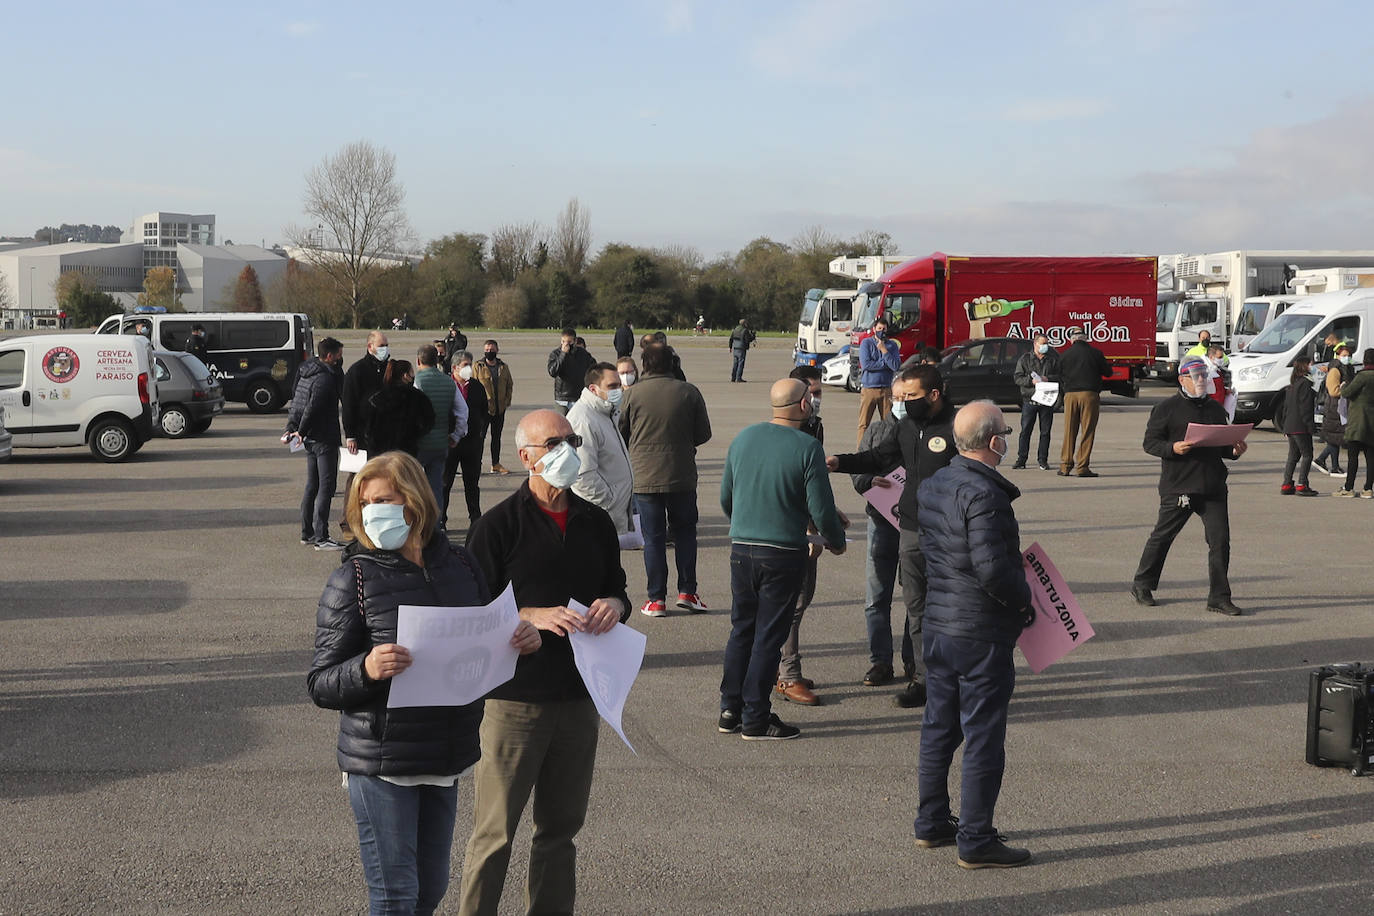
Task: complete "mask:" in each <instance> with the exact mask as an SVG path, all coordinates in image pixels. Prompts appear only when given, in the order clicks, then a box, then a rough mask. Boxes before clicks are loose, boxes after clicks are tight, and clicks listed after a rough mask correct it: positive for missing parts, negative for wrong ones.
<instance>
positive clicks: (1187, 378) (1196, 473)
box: [1131, 356, 1246, 617]
mask: <svg viewBox="0 0 1374 916" xmlns="http://www.w3.org/2000/svg"><path fill="white" fill-rule="evenodd" d="M1208 374H1209V370H1208V366H1207V363H1206V361H1205V360H1203V359H1202V357H1200V356H1189V357H1185V358H1184V359H1183V361H1182V362H1180V363H1179V367H1178V385H1179V392H1178V394H1176V395H1174V396H1173V397H1171V398H1168V399H1166V400H1164V401H1161V402H1160V403H1158V404H1156V405H1155V408H1154V410H1152V411H1150V419H1149V421H1148V422H1147V423H1146V424H1145V443H1144V446H1145V451H1146V452H1148V453H1149V454H1151V455H1154V456H1155V457H1156V458H1158V459H1160V471H1159V519H1158V521H1156V522H1155V528H1154V530H1153V531H1151V532H1150V536H1149V538H1147V539H1146V541H1145V550H1144V552H1143V553H1142V554H1141V556H1140V566H1139V567H1138V568H1137V569H1136V572H1135V580H1134V581H1133V582H1132V584H1131V595H1132V596H1134V598H1135V600H1136V603H1137V604H1142V605H1145V606H1147V607H1151V606H1153V605H1154V604H1155V603H1156V602H1155V598H1154V590H1155V589H1156V588H1158V587H1159V576H1160V573H1161V572H1162V571H1163V569H1164V560H1165V558H1166V557H1167V556H1168V555H1169V546H1170V545H1171V544H1173V542H1174V538H1176V537H1177V536H1178V533H1179V532H1180V531H1182V530H1183V526H1184V525H1186V524H1187V523H1188V519H1189V518H1190V517H1192V516H1193V515H1198V516H1201V518H1202V526H1203V534H1204V535H1205V536H1206V539H1207V580H1208V590H1207V610H1209V611H1211V612H1213V613H1216V614H1225V615H1226V616H1228V617H1238V616H1240V614H1241V609H1240V608H1238V607H1236V605H1235V603H1234V602H1232V601H1231V583H1230V580H1229V578H1228V570H1229V567H1230V564H1231V522H1230V518H1229V515H1228V513H1227V508H1226V474H1227V471H1226V465H1225V461H1226V460H1233V459H1236V458H1239V457H1240V456H1241V455H1243V454H1245V449H1246V444H1245V443H1244V442H1238V443H1236V444H1235V445H1234V446H1199V445H1194V444H1193V443H1191V442H1189V441H1188V439H1187V433H1188V424H1189V423H1202V424H1210V425H1221V426H1224V425H1226V424H1227V422H1228V421H1227V418H1226V410H1225V408H1223V407H1222V406H1221V405H1220V404H1218V403H1217V402H1216V401H1215V400H1214V399H1212V398H1211V397H1210V396H1209V395H1210V388H1211V382H1210V381H1209V380H1208Z"/></svg>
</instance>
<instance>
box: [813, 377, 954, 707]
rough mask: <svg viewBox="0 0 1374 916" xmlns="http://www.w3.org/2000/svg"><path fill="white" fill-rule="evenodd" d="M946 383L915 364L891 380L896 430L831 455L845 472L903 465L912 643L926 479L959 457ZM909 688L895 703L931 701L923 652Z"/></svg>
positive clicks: (921, 577)
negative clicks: (921, 490) (859, 448)
mask: <svg viewBox="0 0 1374 916" xmlns="http://www.w3.org/2000/svg"><path fill="white" fill-rule="evenodd" d="M944 388H945V382H944V378H943V377H942V376H941V375H940V370H939V369H937V368H936V367H935V366H911V367H909V368H907V369H903V370H902V371H901V372H899V373H897V379H896V381H894V382H893V383H892V416H894V417H896V418H897V430H896V433H895V434H892V435H889V436H888V437H887V438H885V439H883V440H882V441H881V442H879V443H878V444H877V445H876V446H874V447H873V448H871V449H869V450H868V451H866V452H857V453H855V454H852V455H831V456H830V457H829V458H827V459H826V462H825V463H826V467H828V468H829V469H830V470H832V471H841V472H843V473H845V474H882V473H884V472H885V471H887V470H888V469H889V468H891V467H892V466H893V465H894V464H897V463H899V462H900V463H901V465H902V467H903V469H904V470H905V473H906V485H905V488H904V489H903V490H902V495H901V498H900V499H899V500H898V501H897V515H898V520H899V521H900V522H901V531H900V533H899V541H898V564H899V568H900V570H901V581H902V596H903V598H904V599H905V600H906V615H907V630H908V632H909V633H910V635H911V640H912V643H913V644H917V645H919V641H920V638H921V620H922V617H923V615H924V614H925V606H926V563H925V557H924V556H923V555H922V553H921V541H920V534H919V530H920V529H919V528H917V525H916V510H917V508H918V505H919V503H918V500H917V496H916V490H917V488H918V487H919V486H920V485H921V481H923V480H925V479H926V478H927V477H929V476H930V475H932V474H934V473H935V472H936V471H938V470H940V468H942V467H944V466H945V465H947V464H949V462H950V461H951V460H952V459H953V458H954V454H955V449H954V408H953V406H951V405H950V403H949V401H948V400H946V399H945V396H944ZM912 668H913V670H912V672H911V678H910V680H909V682H908V683H907V686H906V687H905V688H903V689H902V691H901V692H900V693H898V694H897V697H896V703H897V705H898V706H900V707H902V708H904V709H911V708H913V707H916V706H920V705H922V704H923V703H925V701H926V686H925V665H924V664H923V662H922V661H921V657H920V653H919V652H917V653H916V658H915V659H914V660H913V666H912Z"/></svg>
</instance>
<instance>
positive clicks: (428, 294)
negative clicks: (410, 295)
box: [415, 232, 491, 327]
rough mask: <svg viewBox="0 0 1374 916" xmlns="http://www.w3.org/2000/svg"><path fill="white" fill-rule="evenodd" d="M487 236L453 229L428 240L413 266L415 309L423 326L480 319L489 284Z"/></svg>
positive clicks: (471, 322) (462, 323) (467, 324)
mask: <svg viewBox="0 0 1374 916" xmlns="http://www.w3.org/2000/svg"><path fill="white" fill-rule="evenodd" d="M486 247H487V237H486V236H485V235H481V234H477V233H472V234H469V233H461V232H459V233H454V234H453V235H446V236H444V237H443V238H440V239H438V240H436V241H433V242H430V243H429V245H428V246H426V248H425V259H424V260H423V261H421V262H420V263H419V264H418V265H417V266H416V268H415V303H416V309H415V311H416V313H417V314H418V315H420V316H422V317H423V318H424V320H425V321H426V324H425V326H426V327H443V326H446V325H447V324H449V323H450V322H457V323H458V324H459V325H460V326H462V327H473V326H475V325H479V324H481V322H482V301H483V300H484V299H485V298H486V295H487V290H488V289H489V287H490V286H491V277H490V276H489V275H488V274H487V271H486V267H485V264H484V262H485V260H486Z"/></svg>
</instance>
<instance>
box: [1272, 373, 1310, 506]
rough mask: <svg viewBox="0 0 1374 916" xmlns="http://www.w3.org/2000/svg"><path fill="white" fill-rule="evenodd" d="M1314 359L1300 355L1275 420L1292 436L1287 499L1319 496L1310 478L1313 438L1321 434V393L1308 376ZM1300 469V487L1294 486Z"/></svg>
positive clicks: (1286, 465)
mask: <svg viewBox="0 0 1374 916" xmlns="http://www.w3.org/2000/svg"><path fill="white" fill-rule="evenodd" d="M1311 368H1312V360H1310V359H1308V358H1307V357H1305V356H1299V357H1298V358H1297V359H1295V360H1293V373H1292V375H1290V376H1289V378H1288V387H1287V388H1285V389H1284V390H1283V402H1282V407H1281V413H1280V415H1279V416H1278V417H1275V425H1276V426H1278V428H1279V432H1281V433H1283V434H1284V435H1286V436H1287V437H1288V460H1287V461H1286V462H1284V465H1283V483H1282V484H1281V485H1280V486H1279V492H1280V493H1282V494H1283V495H1284V496H1292V495H1293V494H1294V493H1296V494H1297V495H1299V496H1317V495H1318V493H1317V491H1316V490H1314V489H1312V488H1311V487H1310V486H1308V482H1307V475H1308V472H1309V471H1310V470H1311V469H1312V436H1313V434H1314V433H1315V432H1316V431H1317V392H1316V391H1315V390H1313V388H1312V381H1311V380H1310V379H1309V378H1308V377H1307V373H1308V372H1309V371H1310V370H1311ZM1294 469H1296V470H1297V473H1298V485H1297V486H1296V487H1295V486H1293V471H1294Z"/></svg>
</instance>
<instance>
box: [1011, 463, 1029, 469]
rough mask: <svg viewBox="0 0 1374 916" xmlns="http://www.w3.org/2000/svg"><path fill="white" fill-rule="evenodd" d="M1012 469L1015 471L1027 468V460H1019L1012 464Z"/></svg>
mask: <svg viewBox="0 0 1374 916" xmlns="http://www.w3.org/2000/svg"><path fill="white" fill-rule="evenodd" d="M1011 469H1012V470H1013V471H1024V470H1025V469H1026V462H1024V461H1018V462H1016V463H1015V464H1013V465H1012V466H1011Z"/></svg>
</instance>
